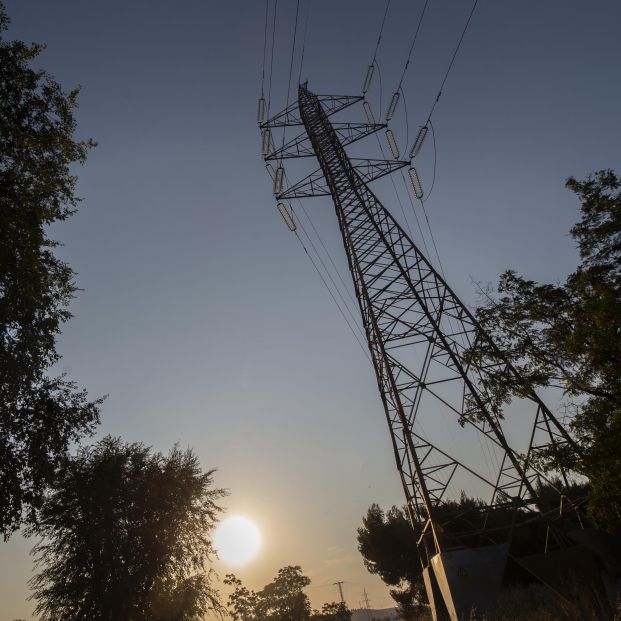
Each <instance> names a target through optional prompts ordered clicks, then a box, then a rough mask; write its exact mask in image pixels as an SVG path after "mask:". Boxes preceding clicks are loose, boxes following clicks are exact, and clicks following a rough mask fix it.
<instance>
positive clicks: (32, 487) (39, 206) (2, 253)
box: [0, 3, 100, 539]
mask: <svg viewBox="0 0 621 621" xmlns="http://www.w3.org/2000/svg"><path fill="white" fill-rule="evenodd" d="M8 23H9V20H8V17H7V15H6V11H5V9H4V6H3V4H2V3H0V533H2V535H3V536H4V538H5V539H7V538H8V537H9V535H10V534H11V533H12V532H13V531H15V530H16V529H17V528H19V527H20V525H21V524H22V523H23V522H24V521H32V520H33V519H34V518H35V516H36V510H37V508H38V507H39V505H40V503H41V501H42V498H43V494H44V491H45V488H46V486H47V484H48V483H49V482H50V480H51V478H52V477H53V474H54V471H55V470H56V469H57V468H58V466H59V464H60V461H61V460H62V457H63V455H64V454H65V453H66V451H67V448H68V446H69V445H70V444H71V443H72V442H75V441H76V440H78V439H79V438H81V437H83V436H84V435H85V434H89V433H90V432H91V431H92V429H93V427H94V425H96V424H97V422H98V417H99V412H98V409H99V408H98V406H99V403H100V401H94V402H89V401H88V400H87V396H86V393H85V392H84V391H80V390H78V389H77V387H76V386H75V384H74V383H72V382H70V381H68V380H67V379H66V377H65V376H60V377H50V376H49V375H48V370H49V368H50V367H51V366H52V365H53V364H54V363H56V362H58V360H59V355H58V353H57V351H56V337H57V335H58V334H59V332H60V327H61V325H62V324H63V322H65V321H67V319H68V318H69V317H70V316H71V315H70V313H69V311H68V305H69V302H70V301H71V299H72V297H73V294H74V292H75V291H76V286H75V282H74V276H75V275H74V272H73V271H72V270H71V268H70V267H69V266H68V265H67V264H66V263H64V262H63V261H61V260H60V259H58V258H57V257H56V256H55V254H54V247H55V246H57V245H58V244H57V243H56V242H54V241H53V240H51V239H50V238H49V237H48V235H47V233H48V230H49V226H50V225H51V224H54V223H56V222H60V221H63V220H65V219H67V218H68V217H69V216H70V215H71V214H72V213H73V212H74V211H75V207H76V205H77V202H78V199H77V198H76V196H75V193H74V190H75V183H76V178H75V176H73V175H72V174H71V170H70V169H71V166H72V165H73V164H75V163H76V162H77V163H82V162H84V160H85V158H86V152H87V150H88V148H89V147H90V146H91V145H92V144H93V143H92V142H90V141H86V142H79V141H75V140H74V139H73V133H74V130H75V126H76V124H75V120H74V118H73V112H74V110H75V108H76V105H77V103H76V100H77V95H78V90H77V89H75V90H73V91H71V92H69V93H65V92H64V91H63V90H62V88H61V86H60V85H59V84H58V83H57V82H56V81H54V80H53V79H52V78H51V77H50V76H49V75H48V74H47V73H45V72H44V71H41V70H35V69H32V68H31V67H30V64H31V63H32V61H33V60H34V59H35V58H36V56H37V55H38V54H39V53H40V51H41V50H42V49H43V46H42V45H37V44H31V45H26V44H25V43H23V42H21V41H6V40H5V39H4V36H3V35H4V32H5V30H6V28H7V25H8Z"/></svg>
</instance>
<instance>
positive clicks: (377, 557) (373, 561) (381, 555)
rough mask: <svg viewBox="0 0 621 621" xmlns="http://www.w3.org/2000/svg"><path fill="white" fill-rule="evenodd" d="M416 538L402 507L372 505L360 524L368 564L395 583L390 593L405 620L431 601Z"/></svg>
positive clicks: (387, 581) (361, 548)
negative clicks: (387, 507)
mask: <svg viewBox="0 0 621 621" xmlns="http://www.w3.org/2000/svg"><path fill="white" fill-rule="evenodd" d="M416 539H417V534H416V533H415V532H414V530H413V529H412V525H411V524H410V521H409V519H408V517H407V513H406V512H405V511H404V510H401V509H399V508H398V507H392V508H391V509H389V510H388V511H387V512H384V511H383V510H382V509H381V508H380V507H379V506H378V505H375V504H374V505H371V507H370V508H369V510H368V512H367V515H366V516H365V517H364V518H363V519H362V526H361V527H360V528H358V550H359V551H360V553H361V554H362V557H363V559H364V565H365V567H366V568H367V570H368V571H369V572H370V573H372V574H376V575H378V576H379V577H380V578H381V579H382V580H383V581H384V583H385V584H387V585H388V586H391V587H393V588H392V589H391V590H390V595H391V596H392V598H393V599H394V600H395V602H396V603H397V611H398V614H399V616H400V617H401V618H402V619H404V621H410V620H412V619H416V617H417V615H418V614H419V613H420V608H421V605H424V604H425V603H426V601H427V600H426V596H425V594H424V587H423V581H422V566H421V560H420V556H419V553H418V549H417V547H416Z"/></svg>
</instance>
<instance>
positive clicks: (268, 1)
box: [261, 0, 270, 97]
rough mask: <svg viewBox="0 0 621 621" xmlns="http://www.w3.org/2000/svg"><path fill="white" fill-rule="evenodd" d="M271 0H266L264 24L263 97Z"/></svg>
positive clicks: (262, 93) (263, 93) (262, 94)
mask: <svg viewBox="0 0 621 621" xmlns="http://www.w3.org/2000/svg"><path fill="white" fill-rule="evenodd" d="M269 8H270V0H265V25H264V26H263V67H262V69H261V97H263V96H264V95H265V57H266V54H267V18H268V13H269Z"/></svg>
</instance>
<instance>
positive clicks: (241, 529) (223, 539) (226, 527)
mask: <svg viewBox="0 0 621 621" xmlns="http://www.w3.org/2000/svg"><path fill="white" fill-rule="evenodd" d="M213 545H214V548H215V549H216V552H217V553H218V556H219V557H220V558H221V559H222V560H223V561H224V562H225V563H228V564H229V565H245V564H246V563H248V562H249V561H251V560H252V559H253V558H254V557H255V555H256V554H257V552H258V551H259V548H260V547H261V534H260V533H259V529H258V528H257V527H256V525H255V524H254V523H253V522H251V521H250V520H249V519H248V518H246V517H244V516H243V515H232V516H231V517H229V518H227V519H226V520H224V521H223V522H222V523H221V524H220V525H219V526H218V528H217V529H216V532H215V534H214V537H213Z"/></svg>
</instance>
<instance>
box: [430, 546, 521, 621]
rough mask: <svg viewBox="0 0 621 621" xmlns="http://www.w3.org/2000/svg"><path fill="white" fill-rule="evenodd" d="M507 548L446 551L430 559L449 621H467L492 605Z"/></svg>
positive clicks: (490, 547)
mask: <svg viewBox="0 0 621 621" xmlns="http://www.w3.org/2000/svg"><path fill="white" fill-rule="evenodd" d="M508 553H509V544H507V543H503V544H499V545H495V546H485V547H483V548H475V549H468V548H462V549H459V550H448V551H445V552H440V553H439V554H436V555H435V556H434V557H433V558H432V559H431V568H432V569H433V573H434V575H435V577H436V580H437V582H438V587H439V590H440V592H441V593H442V599H443V600H444V604H445V605H446V608H447V610H448V614H449V618H450V619H451V621H462V620H463V619H469V618H470V613H471V612H472V611H473V610H475V611H476V612H477V613H483V612H485V611H487V610H489V609H490V608H491V607H492V606H493V605H494V604H495V603H496V599H497V597H498V592H499V591H500V586H501V584H502V576H503V574H504V570H505V565H506V563H507V556H508Z"/></svg>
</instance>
